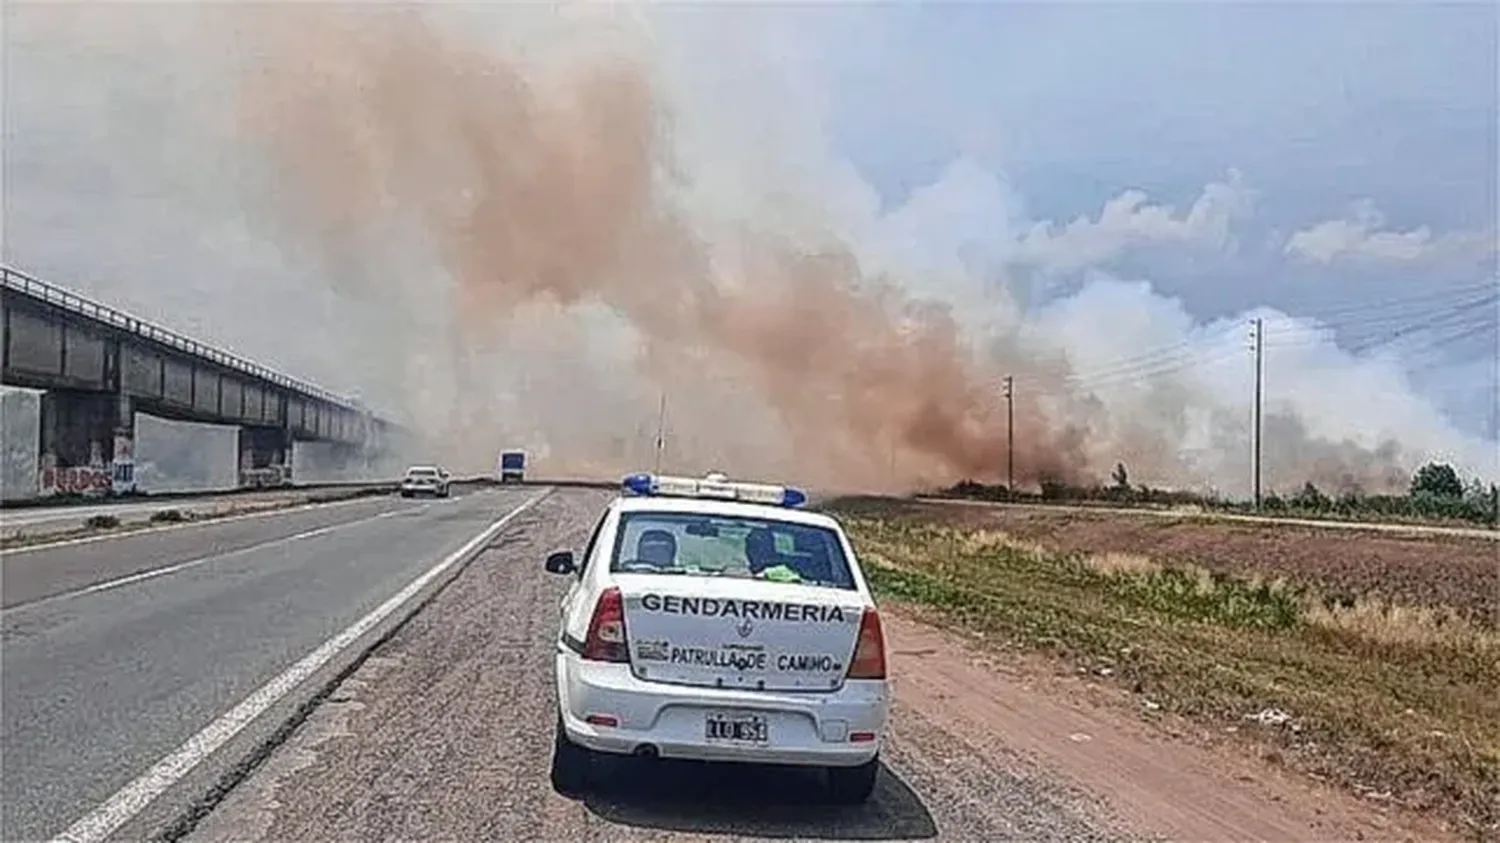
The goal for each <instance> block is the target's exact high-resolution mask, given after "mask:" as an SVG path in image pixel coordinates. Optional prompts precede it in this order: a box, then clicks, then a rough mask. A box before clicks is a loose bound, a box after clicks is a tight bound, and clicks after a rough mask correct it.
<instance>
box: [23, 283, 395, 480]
mask: <svg viewBox="0 0 1500 843" xmlns="http://www.w3.org/2000/svg"><path fill="white" fill-rule="evenodd" d="M0 282H3V284H0V321H3V324H4V337H3V342H0V353H3V366H0V369H3V383H4V384H5V385H6V386H18V387H27V388H30V389H36V390H43V391H44V392H43V394H42V396H41V412H40V435H39V436H38V437H37V438H38V440H39V442H38V446H39V454H38V460H39V462H38V466H39V474H40V483H39V485H40V486H41V487H42V489H41V493H42V494H49V493H55V492H64V493H67V492H83V493H95V494H98V493H106V492H114V493H122V492H128V491H135V490H136V482H135V471H134V459H133V453H134V448H133V445H134V430H135V414H136V413H137V412H142V413H148V414H150V415H152V416H157V417H160V418H165V419H171V420H177V421H192V422H207V423H212V424H219V425H233V426H237V427H238V428H239V458H240V485H241V486H261V485H282V484H285V483H290V482H291V480H292V478H291V465H292V459H291V453H292V448H293V444H294V442H298V441H303V442H321V443H326V450H327V451H328V452H329V455H330V458H331V459H332V460H334V461H337V462H343V463H347V464H350V465H354V464H360V463H363V464H366V465H368V464H370V463H372V462H375V461H379V460H380V459H381V458H382V456H384V455H387V454H389V453H390V452H391V451H392V450H393V449H394V448H396V447H397V446H398V442H399V441H400V440H401V439H403V438H404V437H405V436H406V435H407V432H406V431H404V430H403V429H401V428H400V427H399V426H397V425H394V424H391V423H390V422H387V421H385V420H382V419H380V418H377V417H376V416H375V415H374V414H373V413H372V412H371V411H369V410H368V409H365V408H363V407H361V406H360V405H359V403H358V402H356V401H353V400H350V399H347V398H344V397H341V396H338V395H335V394H333V393H331V392H329V391H327V390H325V389H322V388H320V387H317V386H314V385H312V384H310V383H306V382H304V381H300V380H297V379H296V378H292V377H290V376H288V375H284V374H282V373H280V372H275V371H272V370H270V369H268V368H266V367H264V366H261V365H259V364H257V363H254V362H252V361H250V360H246V359H244V358H242V357H238V356H236V355H233V354H230V353H228V352H225V351H221V350H219V349H216V348H213V347H211V346H209V345H206V344H204V343H201V342H198V341H196V340H193V339H190V338H188V337H185V336H182V335H180V334H177V333H175V332H172V331H169V330H167V329H165V328H161V327H158V326H156V325H153V324H151V323H149V322H146V321H144V320H142V319H138V318H136V317H134V316H131V315H129V314H126V313H122V312H120V311H118V310H115V309H114V308H111V307H109V306H107V305H103V304H100V303H98V302H95V301H91V300H89V299H87V298H84V297H83V296H79V295H76V294H74V293H71V292H68V291H67V290H64V289H62V288H60V287H57V286H54V285H52V284H48V283H46V282H43V281H41V280H39V279H37V278H34V277H32V276H30V275H27V274H26V273H23V272H20V271H18V270H16V269H14V268H11V267H8V266H0Z"/></svg>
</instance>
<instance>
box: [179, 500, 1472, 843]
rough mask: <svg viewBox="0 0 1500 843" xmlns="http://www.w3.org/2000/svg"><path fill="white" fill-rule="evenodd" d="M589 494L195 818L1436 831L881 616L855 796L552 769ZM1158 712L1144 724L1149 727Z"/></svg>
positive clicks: (1233, 835) (783, 828)
mask: <svg viewBox="0 0 1500 843" xmlns="http://www.w3.org/2000/svg"><path fill="white" fill-rule="evenodd" d="M603 500H604V496H603V495H600V494H599V493H592V492H563V493H559V494H557V495H554V496H553V497H552V498H550V499H549V500H548V501H546V502H545V503H544V504H542V505H541V506H539V507H537V508H536V509H535V510H533V511H532V512H530V513H528V514H527V516H526V517H525V518H524V519H522V520H521V521H519V522H518V523H517V525H516V527H515V529H514V530H512V531H509V532H508V533H507V534H505V535H504V536H502V538H501V539H499V540H497V542H496V543H495V545H493V546H492V548H491V549H490V550H488V551H487V552H486V553H485V554H484V555H482V556H481V557H479V558H478V559H477V560H475V562H474V563H472V564H471V565H470V566H469V567H468V568H467V569H466V570H465V571H464V572H463V573H462V574H460V575H459V577H458V578H457V579H456V580H455V581H454V582H453V583H452V584H451V585H449V586H448V587H447V588H446V589H445V590H444V591H443V592H442V593H441V594H439V595H438V596H437V598H436V599H435V600H434V601H433V602H432V603H431V604H429V605H428V606H427V607H426V608H425V609H423V611H422V612H421V613H419V614H418V616H417V617H416V618H414V619H413V620H412V621H411V622H410V623H409V624H408V625H407V626H406V627H405V628H403V629H402V630H401V631H400V632H399V633H398V634H397V635H396V636H394V637H393V638H392V639H390V640H389V641H388V642H386V644H384V645H383V646H381V647H380V648H379V649H378V650H377V651H376V652H375V654H374V656H373V657H372V658H371V659H370V660H369V661H368V662H366V664H365V665H364V666H363V667H361V668H360V669H359V670H358V671H356V672H355V673H354V674H353V675H352V676H351V677H350V678H349V679H348V680H346V681H345V682H344V683H343V685H342V686H341V687H340V688H339V689H337V690H336V691H335V692H334V694H333V695H332V696H331V697H330V698H329V700H328V701H327V702H326V703H325V704H324V705H322V706H321V707H319V708H318V709H317V710H316V711H315V712H314V713H313V714H312V716H311V717H310V719H309V720H308V721H307V722H306V723H304V724H303V726H302V727H301V728H299V730H298V731H297V732H296V733H295V734H293V735H292V737H291V738H290V740H288V742H287V743H285V744H284V745H282V746H281V747H280V748H278V750H277V751H276V752H275V753H274V754H273V755H272V756H271V757H270V758H269V759H268V760H267V761H266V763H265V764H264V765H263V766H261V767H260V768H259V769H258V770H257V771H256V772H255V773H254V774H253V775H252V776H251V778H250V779H248V780H247V781H245V782H244V783H242V784H241V785H239V786H238V787H237V788H236V789H235V790H234V791H233V792H232V793H230V795H229V797H228V798H227V800H226V801H225V802H224V803H223V804H222V805H220V806H219V808H218V809H217V810H216V811H214V812H213V813H212V814H211V815H209V816H208V817H207V818H206V819H205V820H204V822H203V823H202V824H201V825H200V826H199V827H198V828H197V829H196V831H195V832H194V833H193V834H192V835H191V836H190V837H189V839H190V840H194V841H200V843H202V842H203V841H235V843H244V842H245V841H252V840H266V841H271V840H328V841H341V840H361V841H367V840H396V839H401V840H409V839H432V840H439V839H440V840H480V839H485V840H622V839H650V840H663V839H673V840H690V839H691V840H708V839H714V840H765V839H845V840H926V839H941V840H952V841H965V843H967V842H968V841H976V840H986V841H1001V840H1015V841H1043V840H1045V841H1104V840H1110V841H1115V840H1121V841H1123V840H1149V839H1173V840H1182V841H1205V840H1214V841H1220V840H1231V839H1232V840H1275V841H1327V840H1377V839H1378V840H1403V841H1404V840H1442V839H1445V835H1444V834H1443V833H1442V832H1441V830H1439V829H1437V828H1434V827H1431V826H1428V825H1423V824H1418V820H1415V819H1412V818H1410V817H1408V816H1406V815H1404V814H1400V813H1398V812H1395V811H1393V810H1392V809H1390V808H1389V807H1388V806H1381V805H1377V804H1374V803H1371V802H1368V801H1362V800H1359V799H1357V798H1354V797H1351V796H1348V795H1345V794H1342V793H1338V792H1335V791H1333V790H1331V789H1329V788H1325V787H1322V786H1318V785H1312V784H1309V783H1307V782H1306V781H1305V780H1302V779H1298V778H1296V777H1294V776H1291V775H1290V774H1285V773H1283V771H1281V770H1280V769H1279V768H1278V767H1276V766H1274V765H1272V764H1270V763H1267V762H1265V761H1263V760H1261V759H1260V758H1258V757H1256V756H1254V755H1253V754H1252V753H1249V752H1241V751H1238V750H1234V749H1232V748H1229V749H1226V748H1224V747H1213V746H1209V745H1204V744H1201V743H1199V742H1198V741H1195V740H1192V739H1186V738H1190V737H1191V736H1190V735H1189V734H1188V733H1187V731H1185V730H1189V729H1191V727H1188V726H1186V725H1185V724H1174V723H1173V722H1171V721H1167V720H1166V719H1164V718H1161V717H1158V716H1156V715H1152V716H1150V717H1147V716H1145V715H1143V714H1142V713H1140V712H1139V710H1138V708H1136V707H1135V706H1138V703H1132V702H1131V701H1130V700H1129V699H1128V698H1127V697H1124V696H1121V695H1120V694H1119V693H1118V692H1117V691H1115V690H1113V689H1110V688H1107V687H1101V686H1099V685H1096V684H1094V683H1093V682H1091V681H1089V680H1088V679H1087V678H1080V677H1076V676H1071V675H1059V673H1058V670H1057V668H1056V667H1055V666H1054V665H1051V664H1049V663H1046V662H1044V661H1033V660H1030V659H1028V658H1027V657H1024V656H1019V655H1017V656H1015V657H1014V658H1011V657H1010V656H1009V655H1004V656H996V655H989V656H984V655H981V652H982V650H983V649H984V648H983V647H982V646H979V645H981V644H982V643H983V642H978V641H975V640H970V639H966V638H963V637H960V636H959V635H957V634H955V633H950V632H946V631H941V630H939V629H937V628H935V627H932V626H929V625H926V624H924V623H923V622H921V620H920V618H919V617H918V615H916V614H913V612H915V610H914V609H905V608H900V607H892V608H891V610H890V611H889V613H888V615H887V618H888V619H887V635H888V639H889V648H890V653H891V659H892V664H891V673H892V677H893V683H894V686H895V694H896V704H895V707H894V710H893V715H892V722H891V731H890V734H889V738H888V743H887V744H886V746H885V749H884V759H885V762H886V763H885V769H884V771H883V772H882V775H881V780H880V783H879V785H878V786H877V790H876V793H875V795H874V797H873V798H872V801H871V803H870V804H868V805H865V806H862V807H860V808H854V809H850V808H839V809H831V808H827V807H824V806H822V805H820V804H819V803H818V799H817V792H818V790H819V788H820V786H821V783H820V782H819V781H817V779H816V777H813V776H809V775H807V774H805V773H801V772H799V771H795V770H785V769H775V768H770V769H756V768H749V769H745V768H727V769H726V768H722V767H721V768H708V769H705V768H703V767H701V766H699V765H688V764H667V763H649V762H645V763H641V762H633V761H626V762H625V763H621V764H618V765H613V766H612V767H608V768H606V770H610V771H612V772H607V773H606V781H605V782H603V783H602V784H601V785H600V786H599V787H598V788H597V789H596V790H595V792H593V793H591V794H588V795H586V796H585V797H584V798H582V799H581V800H577V799H572V798H567V797H564V796H562V795H560V794H558V793H557V792H555V791H554V790H553V789H552V788H551V786H550V784H549V783H548V769H549V765H550V755H551V743H552V734H551V733H552V727H553V715H552V714H551V712H552V711H553V710H554V709H553V706H555V700H554V692H553V687H552V674H551V669H552V664H551V662H552V658H553V652H554V647H555V636H556V623H557V620H556V618H557V615H556V612H557V600H558V598H559V595H560V594H561V588H562V585H563V583H562V582H561V578H559V577H548V576H546V575H545V574H543V573H542V572H541V560H542V558H543V556H544V555H545V554H546V553H547V552H549V551H552V550H554V549H557V548H559V547H568V546H573V547H575V548H576V547H577V546H578V545H579V544H581V543H582V542H583V540H584V538H585V537H586V534H587V529H588V526H589V523H590V521H591V520H592V518H594V517H595V515H596V514H597V512H598V509H599V507H600V506H601V505H602V503H603ZM1152 720H1157V721H1160V722H1150V721H1152Z"/></svg>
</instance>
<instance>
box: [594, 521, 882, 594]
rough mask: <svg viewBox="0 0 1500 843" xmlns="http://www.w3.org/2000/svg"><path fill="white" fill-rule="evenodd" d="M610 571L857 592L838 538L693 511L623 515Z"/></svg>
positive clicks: (804, 527)
mask: <svg viewBox="0 0 1500 843" xmlns="http://www.w3.org/2000/svg"><path fill="white" fill-rule="evenodd" d="M613 560H614V561H613V562H612V563H611V564H610V570H611V571H615V572H617V573H630V574H697V575H700V576H724V577H735V578H739V579H758V580H769V581H772V582H791V583H800V584H803V585H816V586H824V587H827V588H843V589H853V588H854V576H853V575H852V574H851V573H850V571H849V560H848V559H847V558H846V557H845V556H844V549H843V545H842V544H841V543H840V541H839V537H838V534H837V533H836V532H834V531H833V530H830V529H828V528H826V527H815V526H812V525H809V524H797V523H793V522H790V521H778V520H775V519H757V518H745V517H737V516H724V515H705V514H699V513H688V512H647V511H637V512H627V513H624V514H622V515H621V516H620V529H619V532H618V533H617V535H616V539H615V552H614V556H613Z"/></svg>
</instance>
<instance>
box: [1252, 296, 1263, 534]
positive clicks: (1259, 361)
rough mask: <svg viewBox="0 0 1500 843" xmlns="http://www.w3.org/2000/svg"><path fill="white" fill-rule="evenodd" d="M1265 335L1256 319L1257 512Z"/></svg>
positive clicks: (1254, 455)
mask: <svg viewBox="0 0 1500 843" xmlns="http://www.w3.org/2000/svg"><path fill="white" fill-rule="evenodd" d="M1265 335H1266V326H1265V322H1264V321H1263V320H1262V319H1260V318H1256V320H1255V332H1254V334H1253V335H1252V339H1253V340H1254V341H1255V345H1254V346H1253V347H1254V349H1255V423H1254V426H1255V439H1254V442H1255V444H1254V447H1253V450H1252V452H1251V462H1252V469H1251V471H1252V475H1251V476H1252V481H1251V486H1252V488H1253V489H1254V494H1255V508H1256V510H1257V511H1259V510H1260V440H1261V429H1262V428H1261V415H1260V404H1261V393H1262V392H1264V391H1265V390H1264V384H1265V374H1264V373H1265V347H1266V343H1265Z"/></svg>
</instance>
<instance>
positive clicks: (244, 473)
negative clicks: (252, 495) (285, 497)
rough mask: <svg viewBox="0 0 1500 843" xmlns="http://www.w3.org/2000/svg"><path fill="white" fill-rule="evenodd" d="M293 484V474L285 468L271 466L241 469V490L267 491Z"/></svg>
mask: <svg viewBox="0 0 1500 843" xmlns="http://www.w3.org/2000/svg"><path fill="white" fill-rule="evenodd" d="M291 482H292V476H291V472H290V471H287V470H286V468H285V467H284V466H279V465H270V466H266V467H265V468H243V469H240V488H241V489H265V488H269V487H272V486H286V485H290V484H291Z"/></svg>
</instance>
